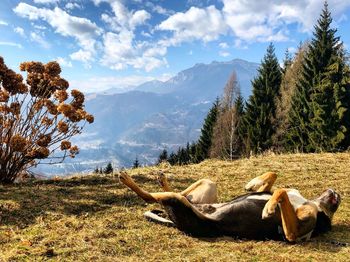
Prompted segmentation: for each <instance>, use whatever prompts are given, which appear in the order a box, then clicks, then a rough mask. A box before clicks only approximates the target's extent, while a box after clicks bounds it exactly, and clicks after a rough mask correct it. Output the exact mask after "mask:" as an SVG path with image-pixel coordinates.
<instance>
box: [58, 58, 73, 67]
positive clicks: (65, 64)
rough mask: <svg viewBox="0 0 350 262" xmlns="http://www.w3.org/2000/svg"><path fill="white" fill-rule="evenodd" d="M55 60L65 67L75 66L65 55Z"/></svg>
mask: <svg viewBox="0 0 350 262" xmlns="http://www.w3.org/2000/svg"><path fill="white" fill-rule="evenodd" d="M55 60H56V61H57V63H59V64H60V65H61V66H63V67H73V65H72V62H71V61H67V60H66V59H64V58H63V57H57V58H56V59H55Z"/></svg>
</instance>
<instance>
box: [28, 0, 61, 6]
mask: <svg viewBox="0 0 350 262" xmlns="http://www.w3.org/2000/svg"><path fill="white" fill-rule="evenodd" d="M59 1H60V0H34V3H36V4H44V5H45V4H56V3H58V2H59Z"/></svg>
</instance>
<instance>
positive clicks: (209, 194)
mask: <svg viewBox="0 0 350 262" xmlns="http://www.w3.org/2000/svg"><path fill="white" fill-rule="evenodd" d="M180 194H181V195H182V196H185V197H186V198H187V199H188V200H189V201H190V202H191V203H194V204H213V203H216V202H217V201H218V197H217V194H218V193H217V186H216V184H215V183H214V182H213V181H211V180H209V179H201V180H198V181H197V182H195V183H193V184H192V185H190V186H189V187H188V188H186V189H185V190H184V191H182V192H181V193H180Z"/></svg>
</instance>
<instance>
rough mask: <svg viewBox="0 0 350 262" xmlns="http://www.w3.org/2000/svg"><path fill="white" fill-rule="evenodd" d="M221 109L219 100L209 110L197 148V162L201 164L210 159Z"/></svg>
mask: <svg viewBox="0 0 350 262" xmlns="http://www.w3.org/2000/svg"><path fill="white" fill-rule="evenodd" d="M218 108H219V99H216V101H215V102H214V104H213V106H212V107H211V109H210V110H209V113H208V115H207V117H206V118H205V120H204V124H203V127H202V129H201V135H200V137H199V140H198V142H197V146H196V156H195V159H196V162H201V161H203V160H204V159H206V158H208V157H209V150H210V147H211V145H212V137H213V129H214V125H215V123H216V119H217V115H218Z"/></svg>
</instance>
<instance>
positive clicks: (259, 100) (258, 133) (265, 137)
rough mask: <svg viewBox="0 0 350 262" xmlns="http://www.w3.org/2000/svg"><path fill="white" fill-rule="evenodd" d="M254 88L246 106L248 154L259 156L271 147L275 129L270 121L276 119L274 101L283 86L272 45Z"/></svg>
mask: <svg viewBox="0 0 350 262" xmlns="http://www.w3.org/2000/svg"><path fill="white" fill-rule="evenodd" d="M252 85H253V94H252V95H251V96H250V98H249V101H248V103H247V108H246V113H245V117H244V131H245V133H246V138H245V143H246V145H245V146H246V150H247V151H248V152H249V151H251V152H253V153H257V152H262V151H264V150H266V149H268V148H270V146H271V145H272V135H273V134H274V128H273V126H272V123H271V121H272V119H273V118H274V117H275V111H276V106H275V100H276V96H278V94H279V88H280V85H281V68H280V66H279V63H278V60H277V57H276V55H275V49H274V46H273V44H272V43H271V44H270V45H269V47H268V48H267V53H266V54H265V56H264V58H263V61H262V63H261V66H260V68H259V70H258V76H257V77H256V78H255V79H254V80H253V82H252Z"/></svg>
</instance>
